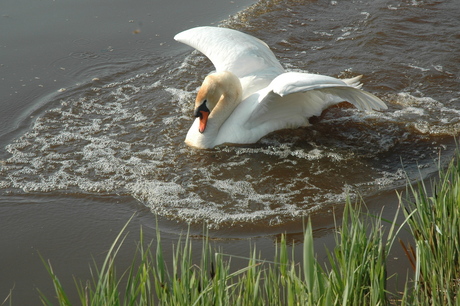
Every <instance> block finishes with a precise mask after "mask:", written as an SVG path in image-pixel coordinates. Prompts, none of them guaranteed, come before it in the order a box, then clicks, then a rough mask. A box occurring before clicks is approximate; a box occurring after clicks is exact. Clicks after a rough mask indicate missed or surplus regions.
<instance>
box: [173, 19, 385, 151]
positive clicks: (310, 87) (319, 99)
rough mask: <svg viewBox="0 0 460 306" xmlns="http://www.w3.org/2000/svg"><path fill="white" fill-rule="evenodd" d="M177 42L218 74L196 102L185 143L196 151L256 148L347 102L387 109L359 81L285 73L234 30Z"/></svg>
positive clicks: (205, 30)
mask: <svg viewBox="0 0 460 306" xmlns="http://www.w3.org/2000/svg"><path fill="white" fill-rule="evenodd" d="M174 39H176V40H177V41H180V42H183V43H185V44H188V45H190V46H192V47H194V48H195V49H197V50H199V51H201V52H202V53H204V54H205V55H206V56H207V57H208V58H209V59H210V60H211V61H212V63H213V64H214V66H215V68H216V73H213V74H210V75H208V76H207V77H206V78H205V80H204V82H203V85H202V86H201V88H200V90H199V92H198V95H197V98H196V101H195V116H196V117H197V118H196V120H195V121H194V123H193V125H192V127H191V128H190V130H189V131H188V133H187V136H186V139H185V142H186V143H187V144H188V145H189V146H192V147H196V148H200V149H206V148H213V147H215V146H217V145H220V144H224V143H233V144H245V143H246V144H247V143H254V142H257V141H258V140H259V139H260V138H262V137H263V136H265V135H267V134H268V133H270V132H273V131H276V130H280V129H285V128H297V127H301V126H306V125H308V124H309V123H308V118H310V117H312V116H319V115H320V114H321V112H322V111H323V110H325V109H326V108H328V107H330V106H331V105H334V104H337V103H340V102H343V101H348V102H350V103H352V104H353V105H354V106H356V107H357V108H358V109H360V110H371V109H376V110H379V109H386V108H387V107H386V105H385V103H383V101H382V100H380V99H379V98H377V97H376V96H374V95H372V94H370V93H368V92H365V91H363V90H361V89H360V88H361V84H359V79H360V78H361V77H360V76H359V77H355V78H352V79H343V80H340V79H336V78H333V77H328V76H323V75H316V74H307V73H298V72H284V69H283V68H282V67H281V65H280V63H279V62H278V60H277V59H276V57H275V55H274V54H273V53H272V52H271V51H270V49H269V48H268V46H267V45H266V44H265V43H264V42H263V41H261V40H259V39H257V38H255V37H252V36H250V35H247V34H244V33H241V32H238V31H235V30H231V29H225V28H214V27H198V28H193V29H190V30H187V31H184V32H181V33H179V34H177V35H176V36H175V37H174Z"/></svg>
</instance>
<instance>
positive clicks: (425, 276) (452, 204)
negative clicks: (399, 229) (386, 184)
mask: <svg viewBox="0 0 460 306" xmlns="http://www.w3.org/2000/svg"><path fill="white" fill-rule="evenodd" d="M400 201H401V202H402V203H404V208H405V210H404V211H405V215H406V220H407V223H408V224H409V228H410V231H411V233H412V235H413V237H414V241H415V242H414V244H415V249H414V247H412V246H410V245H409V244H407V245H406V244H404V243H402V246H403V247H404V249H405V251H406V255H407V256H408V257H409V259H410V261H411V263H412V267H413V269H414V274H415V275H414V280H413V287H407V288H406V292H405V296H404V299H405V300H406V301H408V302H410V303H412V304H419V305H459V302H460V301H459V300H458V299H457V298H458V297H459V293H460V291H459V290H460V153H458V151H457V153H456V155H455V156H454V158H453V159H452V161H451V162H450V164H449V166H448V167H447V169H446V170H444V171H440V172H439V177H438V178H437V179H436V180H435V181H433V182H431V185H430V186H427V185H426V184H425V183H424V182H423V181H422V182H420V183H418V185H417V186H416V187H414V186H411V185H408V191H407V192H406V198H405V199H402V196H400Z"/></svg>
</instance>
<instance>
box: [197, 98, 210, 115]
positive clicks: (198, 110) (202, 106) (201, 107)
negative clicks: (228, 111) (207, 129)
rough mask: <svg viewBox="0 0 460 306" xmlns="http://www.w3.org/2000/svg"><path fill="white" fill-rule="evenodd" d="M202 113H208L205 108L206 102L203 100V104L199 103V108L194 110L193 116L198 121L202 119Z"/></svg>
mask: <svg viewBox="0 0 460 306" xmlns="http://www.w3.org/2000/svg"><path fill="white" fill-rule="evenodd" d="M202 112H207V113H210V111H209V109H208V107H207V106H206V100H204V101H203V103H201V105H200V106H198V107H197V108H195V114H194V116H195V117H200V119H202V118H203V114H202Z"/></svg>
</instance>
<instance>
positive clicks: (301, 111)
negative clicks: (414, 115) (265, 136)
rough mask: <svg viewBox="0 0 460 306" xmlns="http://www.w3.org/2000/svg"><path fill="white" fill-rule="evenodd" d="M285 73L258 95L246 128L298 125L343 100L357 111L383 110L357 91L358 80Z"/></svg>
mask: <svg viewBox="0 0 460 306" xmlns="http://www.w3.org/2000/svg"><path fill="white" fill-rule="evenodd" d="M360 78H361V77H360V76H359V77H355V78H352V79H344V80H340V79H336V78H333V77H328V76H323V75H316V74H307V73H298V72H288V73H284V74H281V75H279V76H278V77H277V78H275V79H274V80H273V81H272V82H271V83H270V85H269V86H268V87H267V88H266V89H265V90H263V92H259V103H258V104H257V106H256V107H255V109H254V110H253V112H252V114H251V116H250V118H249V120H248V121H247V125H248V127H254V126H258V125H261V124H263V123H268V122H273V121H282V122H286V124H287V126H286V127H290V126H295V125H298V126H300V125H302V124H301V122H302V121H303V122H306V120H307V119H308V118H309V117H311V116H319V115H320V114H321V112H322V111H323V110H325V109H326V108H328V107H329V106H332V105H334V104H337V103H340V102H344V101H347V102H349V103H351V104H353V105H354V106H356V107H357V108H358V109H360V110H371V109H375V110H380V109H386V108H387V106H386V105H385V103H384V102H383V101H382V100H380V99H379V98H378V97H376V96H374V95H373V94H371V93H369V92H366V91H364V90H361V89H360V88H361V84H360V83H359V79H360Z"/></svg>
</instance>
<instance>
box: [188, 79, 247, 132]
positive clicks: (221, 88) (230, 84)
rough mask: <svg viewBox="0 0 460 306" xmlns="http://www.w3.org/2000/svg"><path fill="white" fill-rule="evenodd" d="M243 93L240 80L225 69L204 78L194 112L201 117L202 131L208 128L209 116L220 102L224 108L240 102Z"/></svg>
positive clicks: (200, 128)
mask: <svg viewBox="0 0 460 306" xmlns="http://www.w3.org/2000/svg"><path fill="white" fill-rule="evenodd" d="M241 94H242V88H241V83H240V80H239V79H238V77H237V76H236V75H234V74H233V73H231V72H228V71H223V72H216V73H213V74H210V75H208V76H207V77H206V78H205V79H204V81H203V84H202V85H201V88H200V90H199V91H198V94H197V96H196V100H195V113H194V114H195V117H197V118H198V117H199V118H200V125H199V128H198V130H199V131H200V133H203V132H204V130H205V129H206V124H207V122H208V117H209V115H210V114H211V113H212V112H213V110H214V109H215V108H216V107H217V105H218V104H219V108H222V109H223V108H225V106H229V105H232V104H235V102H236V103H239V102H240V101H241ZM238 100H239V101H238ZM232 102H233V103H232ZM225 104H226V105H225ZM235 106H236V105H235ZM233 108H234V106H233ZM232 110H233V109H232Z"/></svg>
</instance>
